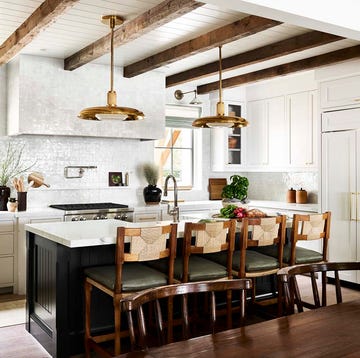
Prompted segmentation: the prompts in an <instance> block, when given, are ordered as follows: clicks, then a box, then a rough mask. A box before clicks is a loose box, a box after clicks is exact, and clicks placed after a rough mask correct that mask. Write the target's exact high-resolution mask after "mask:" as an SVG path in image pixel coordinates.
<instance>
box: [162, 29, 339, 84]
mask: <svg viewBox="0 0 360 358" xmlns="http://www.w3.org/2000/svg"><path fill="white" fill-rule="evenodd" d="M342 39H343V37H340V36H336V35H332V34H327V33H324V32H319V31H311V32H307V33H305V34H302V35H299V36H295V37H292V38H289V39H286V40H282V41H279V42H275V43H273V44H269V45H266V46H263V47H260V48H257V49H254V50H251V51H247V52H243V53H240V54H238V55H235V56H231V57H228V58H225V59H223V60H222V68H223V71H229V70H234V69H237V68H240V67H244V66H249V65H253V64H255V63H259V62H261V61H267V60H271V59H273V58H277V57H281V56H286V55H289V54H292V53H295V52H299V51H304V50H307V49H310V48H313V47H316V46H321V45H325V44H328V43H330V42H334V41H339V40H342ZM218 71H219V61H215V62H211V63H208V64H206V65H203V66H199V67H196V68H192V69H190V70H187V71H183V72H180V73H176V74H174V75H171V76H168V77H166V87H171V86H175V85H179V84H182V83H185V82H188V81H193V80H195V79H199V78H202V77H206V76H211V75H214V74H216V73H217V72H218Z"/></svg>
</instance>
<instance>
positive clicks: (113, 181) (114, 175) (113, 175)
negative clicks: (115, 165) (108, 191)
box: [109, 172, 123, 186]
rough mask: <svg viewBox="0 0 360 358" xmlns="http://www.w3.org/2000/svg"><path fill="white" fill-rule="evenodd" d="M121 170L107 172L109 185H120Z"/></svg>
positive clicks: (121, 182)
mask: <svg viewBox="0 0 360 358" xmlns="http://www.w3.org/2000/svg"><path fill="white" fill-rule="evenodd" d="M122 185H123V181H122V172H109V186H122Z"/></svg>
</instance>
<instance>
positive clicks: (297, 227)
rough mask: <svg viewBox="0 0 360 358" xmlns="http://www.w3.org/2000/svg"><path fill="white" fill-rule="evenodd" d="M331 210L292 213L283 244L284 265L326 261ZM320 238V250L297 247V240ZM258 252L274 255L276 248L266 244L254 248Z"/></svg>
mask: <svg viewBox="0 0 360 358" xmlns="http://www.w3.org/2000/svg"><path fill="white" fill-rule="evenodd" d="M330 222H331V212H329V211H327V212H325V213H322V214H307V215H300V214H294V216H293V221H292V229H291V237H290V242H289V244H286V245H285V246H284V255H283V262H284V264H286V265H290V266H293V265H297V264H307V263H316V262H326V261H327V248H328V241H329V238H330ZM312 240H321V241H322V248H321V252H319V251H315V250H310V249H307V248H304V247H299V246H298V245H297V243H298V242H299V241H312ZM256 250H257V251H258V252H260V253H262V254H265V255H269V256H272V257H275V256H276V255H277V252H276V248H275V247H271V246H267V247H260V248H257V249H256Z"/></svg>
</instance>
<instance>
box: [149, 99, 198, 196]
mask: <svg viewBox="0 0 360 358" xmlns="http://www.w3.org/2000/svg"><path fill="white" fill-rule="evenodd" d="M200 112H201V108H199V107H185V106H167V108H166V131H165V136H164V138H162V139H159V140H157V141H155V148H154V153H155V163H159V166H160V170H161V174H160V179H161V184H164V181H165V178H166V176H167V175H169V174H172V175H174V176H175V178H176V181H177V184H178V186H179V187H180V188H183V189H191V188H192V187H193V186H194V137H196V135H194V131H195V130H194V129H192V128H193V127H192V126H191V123H192V122H193V120H194V119H195V118H198V117H199V115H200Z"/></svg>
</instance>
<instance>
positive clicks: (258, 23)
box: [124, 15, 281, 77]
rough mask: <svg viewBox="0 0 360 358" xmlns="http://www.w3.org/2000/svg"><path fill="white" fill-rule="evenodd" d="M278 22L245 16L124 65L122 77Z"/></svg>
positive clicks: (248, 34)
mask: <svg viewBox="0 0 360 358" xmlns="http://www.w3.org/2000/svg"><path fill="white" fill-rule="evenodd" d="M280 24H281V22H279V21H275V20H270V19H265V18H263V17H259V16H253V15H250V16H247V17H245V18H243V19H241V20H238V21H235V22H233V23H231V24H229V25H225V26H223V27H220V28H218V29H216V30H213V31H210V32H208V33H206V34H204V35H201V36H198V37H195V38H193V39H191V40H189V41H186V42H183V43H181V44H179V45H177V46H174V47H172V48H169V49H167V50H165V51H162V52H159V53H157V54H155V55H153V56H150V57H148V58H145V59H143V60H141V61H138V62H135V63H133V64H131V65H128V66H125V67H124V77H133V76H137V75H140V74H141V73H144V72H147V71H151V70H153V69H156V68H158V67H161V66H166V65H168V64H170V63H173V62H175V61H179V60H181V59H183V58H185V57H188V56H191V55H195V54H197V53H200V52H204V51H207V50H210V49H212V48H214V47H217V46H219V45H223V44H226V43H229V42H232V41H236V40H238V39H240V38H243V37H246V36H250V35H253V34H255V33H258V32H260V31H264V30H267V29H269V28H271V27H274V26H278V25H280Z"/></svg>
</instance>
